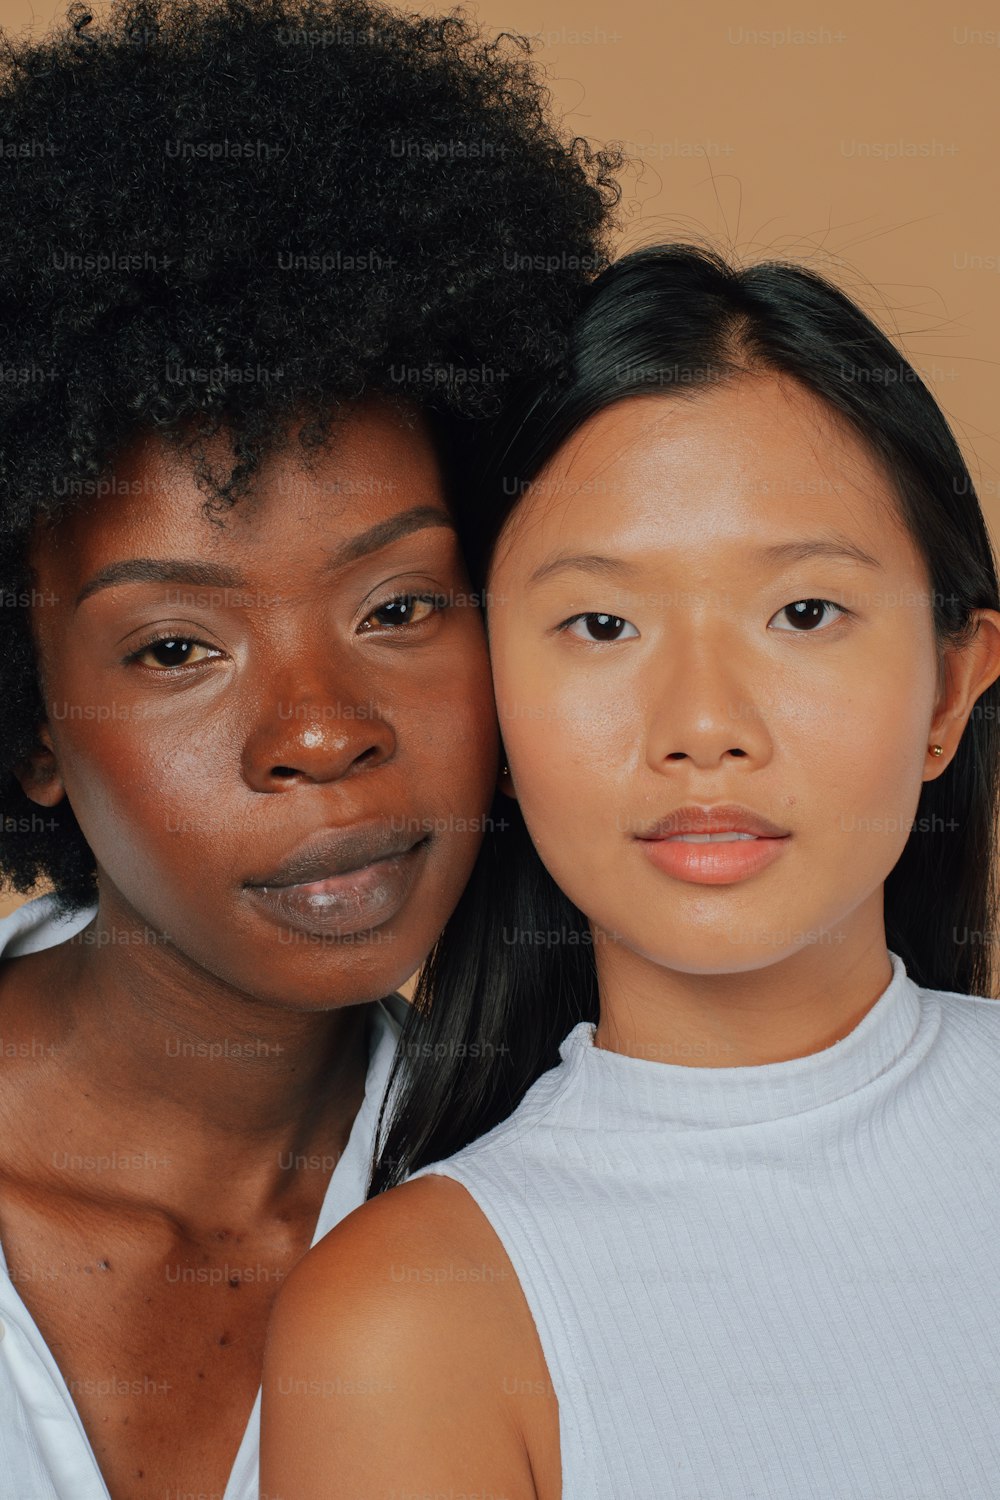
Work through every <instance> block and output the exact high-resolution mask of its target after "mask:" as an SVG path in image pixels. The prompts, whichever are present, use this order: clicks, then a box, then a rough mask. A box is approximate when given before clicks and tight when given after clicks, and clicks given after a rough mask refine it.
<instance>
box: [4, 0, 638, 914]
mask: <svg viewBox="0 0 1000 1500" xmlns="http://www.w3.org/2000/svg"><path fill="white" fill-rule="evenodd" d="M549 103H550V101H549V95H548V92H547V90H546V88H545V86H544V82H543V79H542V77H541V75H540V73H539V70H538V68H537V66H536V64H535V61H534V59H533V58H532V57H531V47H530V43H529V42H528V41H527V40H526V39H525V38H523V37H518V36H512V35H506V34H504V35H501V36H500V37H498V38H496V39H489V38H487V37H486V36H485V35H484V34H483V32H482V31H481V29H480V28H479V26H478V25H477V24H475V23H473V22H472V21H470V20H469V19H468V17H467V16H466V15H465V14H464V13H463V12H462V11H461V10H456V11H453V12H452V13H450V14H448V15H446V16H441V17H437V18H428V17H422V16H418V15H404V14H402V13H400V12H397V11H395V10H392V9H389V8H388V7H387V6H384V5H382V4H380V3H377V0H118V3H117V4H115V5H114V6H113V7H112V8H111V10H110V11H109V12H108V14H107V16H106V17H105V18H103V19H102V20H101V21H100V23H99V24H95V20H94V18H93V16H92V15H91V14H90V13H89V12H88V10H87V9H86V7H84V6H83V5H79V4H75V5H73V6H71V8H70V9H69V11H68V24H66V25H62V26H60V27H59V28H58V29H57V30H56V31H55V32H54V33H53V34H52V35H51V36H48V37H44V38H41V39H37V38H31V37H28V38H22V39H14V38H11V37H9V36H0V223H2V224H3V226H4V228H3V233H2V251H0V338H2V346H0V507H2V517H0V604H2V605H3V608H2V609H0V630H2V632H3V637H2V643H0V647H2V659H3V663H4V667H3V703H4V711H3V715H2V724H0V880H3V881H5V882H6V884H7V885H8V886H10V887H13V889H14V890H17V891H21V892H28V891H30V890H32V889H33V888H34V887H36V886H37V885H38V884H39V882H46V883H48V884H50V885H51V886H52V887H53V888H54V891H55V895H56V898H57V902H58V904H59V908H60V909H61V910H73V909H75V908H78V907H79V906H81V905H84V904H88V903H90V902H91V901H93V899H94V897H95V894H96V879H95V861H94V856H93V854H92V852H91V850H90V848H89V846H88V845H87V843H86V840H85V839H84V837H83V834H82V832H81V831H80V828H79V825H78V824H77V822H76V819H75V818H74V816H73V812H72V809H71V808H70V807H69V806H68V803H67V802H66V800H65V799H63V801H62V802H61V803H60V804H59V805H58V806H57V807H55V808H53V809H52V810H51V816H48V817H46V818H44V819H43V818H40V817H39V816H38V814H39V809H38V808H37V807H35V805H34V804H33V803H31V802H30V801H29V800H28V799H27V798H26V797H25V794H24V792H23V791H22V790H21V787H20V785H19V783H18V781H17V779H16V777H15V776H14V774H13V768H14V767H15V766H17V765H19V764H20V763H22V762H23V761H24V760H25V759H26V758H27V756H28V755H29V754H30V752H31V751H32V750H33V749H35V748H36V746H37V743H38V740H37V732H38V728H39V726H40V724H42V723H43V722H44V720H45V709H44V703H43V696H42V688H41V684H40V682H39V678H38V669H37V661H36V656H35V652H34V648H33V644H32V639H31V634H30V621H29V608H28V607H29V605H30V601H31V588H32V580H31V576H30V571H29V569H28V566H27V561H26V556H27V547H28V544H29V542H30V537H31V533H32V528H33V526H34V525H35V523H36V522H37V520H38V518H40V517H46V518H58V516H59V515H60V514H62V513H64V512H65V510H66V508H68V507H70V506H72V505H74V504H76V503H79V499H80V498H81V497H84V496H88V495H89V496H93V495H94V494H95V493H97V494H100V493H102V489H101V485H102V484H104V485H105V486H106V483H107V481H106V476H107V475H108V473H109V471H110V468H111V466H112V465H113V463H114V461H115V458H116V456H118V455H120V454H121V452H122V451H123V449H124V448H125V446H126V445H127V444H128V443H129V442H130V441H131V440H133V439H135V438H136V437H138V436H139V435H141V434H143V433H148V432H157V433H161V434H163V436H164V437H165V439H166V440H168V441H171V442H183V443H184V445H185V446H186V447H188V448H189V449H190V451H191V454H192V458H193V460H194V462H195V466H196V472H197V473H198V474H199V476H200V482H202V484H203V487H204V488H205V490H206V493H207V494H208V495H209V497H210V498H209V500H208V501H207V502H206V504H208V505H209V506H212V505H216V506H222V507H225V506H227V505H232V504H235V503H236V502H237V500H238V499H239V497H240V496H241V494H243V493H245V492H246V490H247V488H248V486H249V484H250V481H251V479H252V476H253V474H254V472H255V470H256V468H257V467H258V465H259V463H260V461H261V460H262V458H263V457H264V456H265V454H266V453H267V452H268V451H269V449H271V448H272V447H273V446H274V445H275V444H276V443H277V442H278V441H280V440H281V438H282V436H283V435H284V434H286V433H287V432H288V431H289V429H290V427H291V426H292V424H293V420H295V419H299V418H305V420H304V421H303V422H302V424H301V427H300V430H299V440H300V442H301V444H302V446H303V448H304V449H307V450H308V449H309V448H310V447H315V446H316V445H319V444H321V443H323V442H325V441H326V439H327V437H328V435H329V430H330V426H331V423H332V421H333V418H334V416H335V414H336V412H337V410H338V409H341V408H343V407H344V406H345V405H346V404H348V403H351V402H354V401H356V400H358V399H360V398H362V397H364V396H365V395H367V394H371V393H375V392H380V393H382V394H384V395H387V396H390V397H399V398H403V399H404V400H405V401H406V402H407V403H412V404H415V405H416V406H418V407H420V408H422V409H424V410H425V411H426V412H427V413H428V414H429V415H430V418H431V420H432V422H437V423H438V424H442V425H443V426H445V427H446V426H448V424H450V426H451V430H453V431H454V432H456V433H457V432H458V431H459V429H464V430H470V429H473V428H474V429H475V430H476V431H482V430H484V427H485V426H486V425H488V420H489V419H490V418H491V417H493V416H494V415H495V413H496V411H497V410H498V408H499V406H500V405H501V404H502V397H503V393H504V386H503V382H504V380H505V379H507V378H511V381H512V385H513V384H514V383H515V382H516V381H517V379H518V377H521V376H524V375H528V374H533V373H536V372H537V371H538V370H540V369H545V368H547V367H549V366H551V365H553V364H554V363H556V362H557V361H558V359H559V358H560V356H561V355H562V354H563V353H564V350H565V340H566V336H567V330H568V327H569V324H570V322H571V319H572V316H573V314H574V312H575V310H576V307H577V304H578V301H579V298H580V296H581V294H582V292H583V291H584V290H585V288H586V286H587V285H588V284H589V282H590V281H591V280H592V279H593V278H594V276H595V275H596V274H597V272H599V271H600V270H601V269H602V268H603V267H604V266H605V265H606V264H607V261H608V258H609V252H608V239H607V237H608V235H609V233H610V230H611V226H612V223H613V209H614V206H615V204H616V203H617V202H618V200H619V197H620V192H619V188H618V185H617V182H616V181H615V178H614V175H613V174H614V172H615V171H617V170H618V168H619V167H620V166H621V157H620V155H619V154H618V153H616V152H615V151H613V150H592V149H591V148H590V147H589V146H588V145H587V143H586V142H585V141H583V140H581V139H564V138H563V137H562V136H561V135H560V133H559V130H558V128H557V127H556V125H555V124H554V123H553V121H552V120H551V119H550V115H549ZM435 414H438V415H437V416H435ZM223 428H224V429H225V432H226V435H227V438H228V441H229V443H230V445H231V447H230V450H229V451H230V452H231V454H232V455H233V461H232V463H231V464H230V465H229V466H228V472H227V473H221V472H219V470H218V467H217V465H214V464H209V463H208V461H207V459H206V457H205V454H206V449H207V444H208V441H209V440H210V439H211V437H212V436H213V435H214V434H215V433H217V432H218V431H220V430H221V429H223ZM458 446H459V447H460V446H461V445H460V443H459V445H458ZM111 489H112V492H113V486H112V487H111ZM106 503H107V502H106ZM111 503H113V498H112V501H111Z"/></svg>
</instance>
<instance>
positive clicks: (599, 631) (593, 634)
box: [567, 613, 639, 641]
mask: <svg viewBox="0 0 1000 1500" xmlns="http://www.w3.org/2000/svg"><path fill="white" fill-rule="evenodd" d="M574 626H579V627H580V629H574V628H573V627H574ZM567 629H568V630H569V631H570V633H571V634H572V635H575V636H577V637H578V638H579V639H580V640H584V641H620V640H629V639H631V637H630V636H628V635H626V634H625V632H627V631H631V632H632V636H637V635H638V634H639V632H638V631H637V630H636V628H635V626H634V625H632V624H630V622H629V621H628V620H623V619H622V617H621V615H605V614H596V613H590V614H585V615H575V616H574V618H573V619H572V620H568V621H567Z"/></svg>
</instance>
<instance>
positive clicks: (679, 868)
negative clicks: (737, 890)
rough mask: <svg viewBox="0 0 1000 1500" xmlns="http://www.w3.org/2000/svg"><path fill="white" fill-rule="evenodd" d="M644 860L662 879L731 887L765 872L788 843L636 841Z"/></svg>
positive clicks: (756, 840)
mask: <svg viewBox="0 0 1000 1500" xmlns="http://www.w3.org/2000/svg"><path fill="white" fill-rule="evenodd" d="M639 842H640V843H641V844H642V847H643V848H644V849H645V851H646V856H647V858H648V859H650V860H651V861H652V863H653V864H654V865H655V866H656V868H657V869H658V870H662V871H663V873H664V875H672V876H673V877H674V878H675V879H676V880H689V881H691V882H692V884H694V885H731V884H733V883H734V882H735V881H737V880H746V879H747V878H748V877H749V876H750V875H757V874H758V873H759V872H760V871H761V870H766V869H767V867H768V865H770V864H773V863H774V861H775V860H776V859H777V858H778V857H779V855H780V854H781V851H782V849H784V847H785V845H786V844H787V843H788V836H787V835H785V836H784V837H783V838H768V839H765V838H754V839H733V840H732V841H731V842H720V843H717V844H686V843H684V841H683V840H682V839H640V841H639Z"/></svg>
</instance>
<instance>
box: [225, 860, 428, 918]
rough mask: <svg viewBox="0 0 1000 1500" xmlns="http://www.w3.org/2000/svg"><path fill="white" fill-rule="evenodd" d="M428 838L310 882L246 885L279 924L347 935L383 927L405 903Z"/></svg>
mask: <svg viewBox="0 0 1000 1500" xmlns="http://www.w3.org/2000/svg"><path fill="white" fill-rule="evenodd" d="M426 847H427V842H426V840H422V841H421V842H420V843H419V844H415V845H414V846H413V848H412V849H408V850H407V851H406V853H405V854H395V855H393V856H392V858H391V859H379V860H376V861H375V862H374V863H373V864H370V865H365V866H364V867H363V868H362V869H360V870H347V871H345V873H344V874H343V875H330V876H328V877H327V878H326V879H325V880H314V881H311V882H310V883H309V884H308V885H269V886H267V887H266V888H265V887H264V886H249V887H248V890H249V892H250V895H251V897H252V898H253V900H254V901H255V902H256V904H257V905H258V906H261V907H263V909H264V911H266V912H267V913H268V914H269V915H270V916H271V917H272V919H273V920H274V921H276V922H278V923H279V924H280V925H281V926H282V927H293V928H295V929H296V931H298V932H308V933H316V934H319V935H322V936H326V937H346V936H348V935H349V934H350V933H355V932H367V931H369V930H370V929H371V928H373V927H381V926H382V925H383V923H385V922H389V921H391V920H392V918H393V917H395V916H397V915H398V913H399V912H400V911H401V910H402V908H403V906H404V905H405V903H406V900H407V898H408V897H409V894H410V892H411V890H412V889H413V885H414V882H415V881H416V879H417V876H418V874H419V873H420V868H421V866H422V865H423V862H424V850H425V849H426Z"/></svg>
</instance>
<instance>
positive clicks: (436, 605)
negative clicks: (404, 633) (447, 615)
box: [361, 594, 447, 630]
mask: <svg viewBox="0 0 1000 1500" xmlns="http://www.w3.org/2000/svg"><path fill="white" fill-rule="evenodd" d="M446 604H447V600H446V599H442V598H441V597H439V596H438V595H437V594H400V595H399V596H398V597H397V598H395V599H387V600H386V602H385V603H384V604H380V605H379V606H378V608H377V609H373V610H372V612H371V614H370V615H369V616H368V618H367V619H366V620H365V621H364V623H363V624H362V627H361V628H362V630H372V629H375V628H376V627H377V626H383V627H385V626H389V627H392V626H396V625H420V624H422V623H423V621H424V620H429V619H430V617H431V615H432V614H434V613H435V612H436V611H437V610H439V609H442V608H444V606H445V605H446ZM372 622H374V624H373V623H372Z"/></svg>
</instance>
